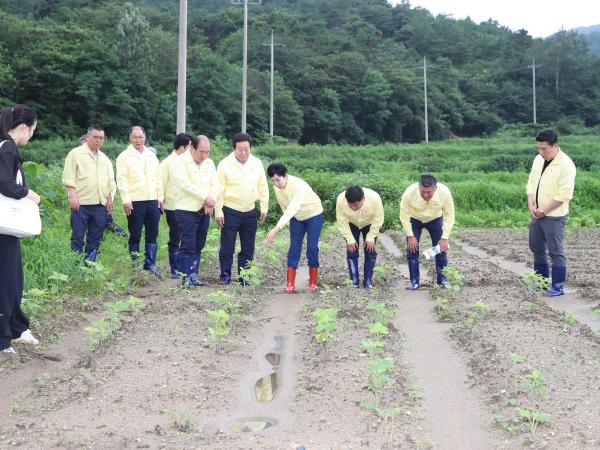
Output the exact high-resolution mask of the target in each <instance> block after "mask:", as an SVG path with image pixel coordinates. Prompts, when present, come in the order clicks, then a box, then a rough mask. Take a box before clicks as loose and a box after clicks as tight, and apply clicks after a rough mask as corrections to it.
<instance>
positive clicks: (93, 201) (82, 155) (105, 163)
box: [62, 144, 117, 205]
mask: <svg viewBox="0 0 600 450" xmlns="http://www.w3.org/2000/svg"><path fill="white" fill-rule="evenodd" d="M62 182H63V185H64V186H65V187H68V188H75V192H76V193H77V198H78V199H79V204H80V205H98V204H102V205H106V200H107V199H108V197H111V198H114V195H115V191H116V189H117V187H116V184H115V173H114V170H113V165H112V162H111V161H110V159H108V156H106V155H105V154H104V153H103V152H102V151H100V150H98V152H97V153H96V155H94V154H93V153H92V151H91V150H90V149H89V147H88V146H87V144H83V145H82V146H80V147H76V148H74V149H73V150H71V151H70V152H69V154H68V155H67V158H66V159H65V167H64V169H63V175H62Z"/></svg>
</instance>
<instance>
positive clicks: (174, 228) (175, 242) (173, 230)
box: [165, 209, 181, 253]
mask: <svg viewBox="0 0 600 450" xmlns="http://www.w3.org/2000/svg"><path fill="white" fill-rule="evenodd" d="M165 215H166V217H167V225H168V226H169V242H168V243H167V245H168V247H169V253H173V252H176V251H178V250H179V244H180V243H181V227H180V226H179V224H178V223H177V215H176V214H175V211H170V210H168V209H165Z"/></svg>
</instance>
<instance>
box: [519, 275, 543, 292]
mask: <svg viewBox="0 0 600 450" xmlns="http://www.w3.org/2000/svg"><path fill="white" fill-rule="evenodd" d="M521 280H522V281H523V284H524V285H525V287H526V288H527V290H528V291H529V292H531V293H533V294H541V293H542V292H544V291H545V290H546V289H548V286H550V280H548V278H546V277H545V276H543V275H540V274H539V273H535V272H529V273H526V274H525V275H523V277H522V278H521Z"/></svg>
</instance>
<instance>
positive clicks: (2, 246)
mask: <svg viewBox="0 0 600 450" xmlns="http://www.w3.org/2000/svg"><path fill="white" fill-rule="evenodd" d="M22 296H23V262H22V259H21V244H20V242H19V238H16V237H14V236H7V235H4V234H0V350H4V349H5V348H8V347H10V341H11V339H16V338H18V337H20V336H21V333H23V331H25V330H27V329H28V328H29V319H28V318H27V316H26V315H25V313H24V312H23V311H22V310H21V297H22Z"/></svg>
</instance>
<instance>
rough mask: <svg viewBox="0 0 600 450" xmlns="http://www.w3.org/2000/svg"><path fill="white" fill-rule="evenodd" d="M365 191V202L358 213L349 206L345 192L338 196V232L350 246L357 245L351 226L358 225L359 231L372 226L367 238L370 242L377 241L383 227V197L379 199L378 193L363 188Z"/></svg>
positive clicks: (336, 213)
mask: <svg viewBox="0 0 600 450" xmlns="http://www.w3.org/2000/svg"><path fill="white" fill-rule="evenodd" d="M363 191H364V193H365V201H364V203H363V204H362V206H361V208H360V209H359V210H357V211H354V210H352V209H351V208H350V207H349V206H348V201H347V200H346V196H345V194H346V193H345V192H342V193H341V194H340V195H338V197H337V201H336V204H335V217H336V221H337V226H338V230H339V231H340V233H342V236H344V239H346V242H347V243H348V244H355V243H356V241H355V240H354V236H353V235H352V231H350V224H353V225H356V226H357V227H358V228H359V229H360V228H364V227H366V226H367V225H371V228H369V232H368V233H367V238H366V240H367V241H369V242H374V241H375V238H376V237H377V236H378V235H379V230H380V228H381V226H382V225H383V219H384V214H383V203H382V202H381V197H379V194H378V193H377V192H375V191H373V190H371V189H369V188H363Z"/></svg>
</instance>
